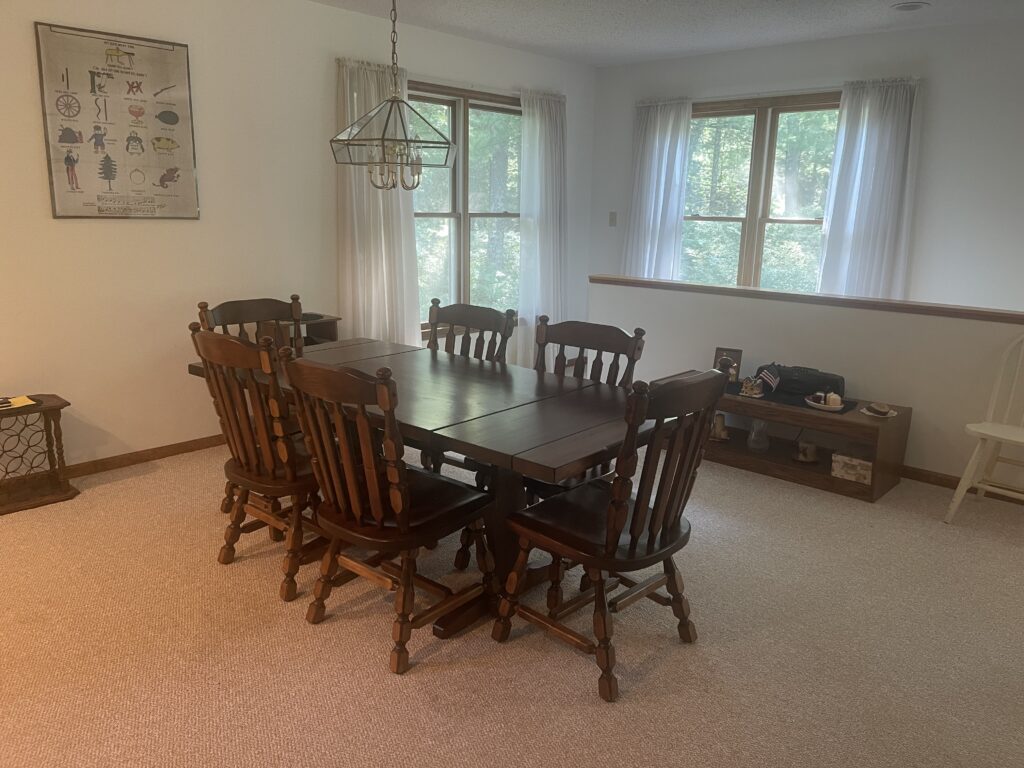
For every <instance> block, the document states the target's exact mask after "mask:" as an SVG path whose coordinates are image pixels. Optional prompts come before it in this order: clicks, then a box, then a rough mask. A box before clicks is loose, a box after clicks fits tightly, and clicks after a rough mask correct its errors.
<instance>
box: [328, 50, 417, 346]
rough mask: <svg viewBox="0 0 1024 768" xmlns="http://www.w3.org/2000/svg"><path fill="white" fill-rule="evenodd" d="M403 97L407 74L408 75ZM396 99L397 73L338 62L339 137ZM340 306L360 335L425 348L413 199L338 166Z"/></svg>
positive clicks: (350, 326) (344, 317)
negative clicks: (422, 344) (392, 96)
mask: <svg viewBox="0 0 1024 768" xmlns="http://www.w3.org/2000/svg"><path fill="white" fill-rule="evenodd" d="M401 78H402V80H401V86H402V93H403V95H404V94H405V92H406V75H405V70H402V72H401ZM390 94H391V70H390V67H385V66H382V65H379V64H368V63H366V62H361V61H350V60H347V59H343V60H339V61H338V100H337V113H338V130H339V131H340V130H341V129H342V128H345V127H346V126H348V125H350V124H351V123H352V122H354V121H355V120H357V119H358V118H359V117H361V116H362V115H363V114H365V113H366V112H368V111H369V110H370V109H372V108H373V107H375V106H376V105H377V104H379V103H380V102H381V101H383V100H384V99H385V98H387V97H388V96H389V95H390ZM338 267H339V269H338V303H339V305H340V306H339V309H340V313H341V316H342V320H343V323H344V324H345V326H346V327H347V328H348V332H349V333H351V334H352V335H353V336H366V337H369V338H371V339H387V340H389V341H397V342H402V343H405V344H420V330H419V327H420V320H419V310H418V307H419V283H418V279H417V274H416V226H415V221H414V219H413V208H412V193H411V192H406V191H405V190H402V189H392V190H387V191H382V190H378V189H374V188H373V187H372V186H371V185H370V181H369V179H368V178H367V173H366V169H365V168H363V167H361V166H338Z"/></svg>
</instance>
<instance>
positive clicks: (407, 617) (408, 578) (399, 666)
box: [390, 549, 418, 675]
mask: <svg viewBox="0 0 1024 768" xmlns="http://www.w3.org/2000/svg"><path fill="white" fill-rule="evenodd" d="M417 554H418V552H417V550H415V549H412V550H409V551H408V552H403V553H402V573H401V576H400V577H399V580H398V592H396V593H395V614H396V615H395V623H394V625H393V626H392V628H391V637H392V639H393V640H394V641H395V647H394V648H392V649H391V663H390V666H391V671H392V672H394V673H395V674H396V675H401V674H402V673H404V672H405V671H406V670H408V669H409V650H408V649H407V648H406V647H405V644H406V643H408V642H409V638H410V637H412V611H413V608H414V607H415V602H416V588H415V586H414V585H413V579H414V578H415V577H416V555H417Z"/></svg>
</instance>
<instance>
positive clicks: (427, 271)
mask: <svg viewBox="0 0 1024 768" xmlns="http://www.w3.org/2000/svg"><path fill="white" fill-rule="evenodd" d="M409 91H410V96H409V101H410V103H412V105H413V106H414V107H415V108H416V109H417V110H419V111H420V112H421V113H422V114H423V116H424V117H426V118H427V119H428V120H430V122H432V123H433V124H434V125H435V126H437V127H438V128H439V129H441V130H442V131H446V132H447V134H448V136H449V137H450V138H451V139H452V141H454V142H455V145H456V147H457V154H456V159H455V164H454V166H453V167H452V168H450V169H448V168H433V169H429V171H428V170H424V173H423V179H422V181H421V182H420V186H419V188H418V189H417V190H416V191H415V192H414V193H413V210H414V211H415V215H416V258H417V261H418V263H419V297H420V317H421V319H422V320H423V321H426V319H427V313H428V310H429V308H430V300H431V299H432V298H435V297H436V298H438V299H440V300H441V304H442V305H444V304H452V303H466V304H468V303H473V304H479V305H483V306H487V307H493V308H495V309H500V310H505V309H508V308H510V307H516V306H518V304H519V151H520V144H521V138H522V128H521V121H522V117H521V112H520V110H519V107H518V104H519V100H518V98H513V97H507V96H498V95H493V94H483V93H476V92H470V91H463V90H459V89H449V88H444V87H440V86H432V85H429V84H426V83H410V84H409Z"/></svg>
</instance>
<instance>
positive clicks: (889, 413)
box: [860, 408, 899, 419]
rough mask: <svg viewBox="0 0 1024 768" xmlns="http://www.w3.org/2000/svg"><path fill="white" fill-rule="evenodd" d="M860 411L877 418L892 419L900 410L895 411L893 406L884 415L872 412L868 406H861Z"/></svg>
mask: <svg viewBox="0 0 1024 768" xmlns="http://www.w3.org/2000/svg"><path fill="white" fill-rule="evenodd" d="M860 412H861V413H863V414H864V415H865V416H871V417H872V418H875V419H891V418H892V417H893V416H896V415H897V414H898V413H899V411H894V410H893V409H892V408H890V409H889V412H888V413H887V414H885V415H884V416H883V415H881V414H879V413H872V412H871V411H869V410H868V409H867V408H861V409H860Z"/></svg>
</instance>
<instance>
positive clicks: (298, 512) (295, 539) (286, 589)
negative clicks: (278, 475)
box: [281, 498, 302, 603]
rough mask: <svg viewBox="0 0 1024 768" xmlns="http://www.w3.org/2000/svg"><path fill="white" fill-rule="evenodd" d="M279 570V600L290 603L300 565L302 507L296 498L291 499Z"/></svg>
mask: <svg viewBox="0 0 1024 768" xmlns="http://www.w3.org/2000/svg"><path fill="white" fill-rule="evenodd" d="M286 546H287V551H286V552H285V556H284V562H283V563H282V564H281V570H282V572H283V573H284V580H283V581H282V582H281V599H282V600H284V601H285V602H286V603H290V602H291V601H292V600H294V599H295V595H296V594H297V590H298V588H297V587H296V585H295V574H296V573H298V572H299V565H300V564H301V563H302V505H301V504H300V503H299V500H298V499H297V498H294V499H292V519H291V523H290V524H289V526H288V544H287V545H286Z"/></svg>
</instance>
